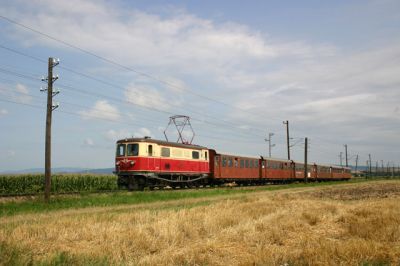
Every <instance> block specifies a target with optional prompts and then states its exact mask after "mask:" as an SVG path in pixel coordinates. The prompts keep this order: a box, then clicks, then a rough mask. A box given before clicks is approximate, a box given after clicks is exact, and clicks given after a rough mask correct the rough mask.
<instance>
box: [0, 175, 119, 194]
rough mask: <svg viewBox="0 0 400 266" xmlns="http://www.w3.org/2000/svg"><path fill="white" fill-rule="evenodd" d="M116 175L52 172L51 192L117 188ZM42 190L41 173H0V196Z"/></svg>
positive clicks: (42, 178)
mask: <svg viewBox="0 0 400 266" xmlns="http://www.w3.org/2000/svg"><path fill="white" fill-rule="evenodd" d="M117 189H118V186H117V176H115V175H96V174H54V175H52V177H51V191H52V193H68V192H98V191H110V190H117ZM43 191H44V175H43V174H21V175H0V196H1V195H18V194H21V195H23V194H36V193H38V194H39V193H42V192H43Z"/></svg>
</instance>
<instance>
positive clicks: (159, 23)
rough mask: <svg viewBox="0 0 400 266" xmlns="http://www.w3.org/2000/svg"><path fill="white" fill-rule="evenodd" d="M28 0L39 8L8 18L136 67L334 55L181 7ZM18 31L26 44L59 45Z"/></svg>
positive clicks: (327, 48)
mask: <svg viewBox="0 0 400 266" xmlns="http://www.w3.org/2000/svg"><path fill="white" fill-rule="evenodd" d="M23 4H24V5H25V7H26V8H27V9H28V10H30V9H34V10H35V12H24V11H21V8H19V9H15V8H12V7H10V6H8V7H5V8H6V10H7V13H8V14H9V16H12V17H14V18H18V20H19V21H20V22H22V23H23V24H25V25H29V26H30V27H33V28H36V29H40V30H41V31H43V32H46V33H48V34H50V35H52V36H54V37H56V38H59V39H62V40H67V41H68V42H70V43H73V44H74V45H77V46H79V47H82V48H84V49H88V50H90V51H91V52H95V53H100V54H101V55H104V56H106V57H110V58H113V59H114V60H122V61H123V62H135V65H136V66H149V67H160V66H167V67H168V68H171V67H173V68H174V69H176V70H180V71H182V72H185V73H191V72H193V71H194V70H195V71H206V72H210V71H211V72H213V71H215V70H216V69H220V68H225V67H227V66H237V67H239V66H240V67H243V66H246V65H250V66H251V65H253V64H254V61H259V60H270V59H274V58H277V57H287V56H291V57H299V58H304V57H306V58H313V57H315V56H331V55H332V54H334V53H335V49H334V47H333V46H332V45H327V44H321V45H310V44H308V43H306V42H304V41H281V40H275V39H273V38H271V37H269V36H266V35H265V34H262V33H261V32H258V31H254V30H251V29H250V28H248V27H246V26H244V25H242V24H238V23H234V22H226V23H215V22H214V21H212V20H207V19H203V18H199V17H197V16H195V15H193V14H190V13H188V12H185V11H182V10H173V9H171V10H170V12H169V15H168V16H161V15H158V14H151V13H147V12H143V11H140V10H137V9H122V8H121V7H118V6H115V5H113V4H110V3H108V2H106V1H79V0H72V1H68V2H65V1H57V2H54V1H51V0H44V1H43V0H41V1H29V2H28V3H26V2H23ZM60 28H62V29H63V30H62V31H60V30H59V29H60ZM16 30H18V31H19V34H20V40H21V41H23V42H25V43H26V44H27V45H33V44H37V43H40V44H45V45H51V46H54V45H55V46H59V45H60V44H57V43H54V42H52V41H49V40H47V39H46V38H41V37H38V36H37V35H35V34H32V33H29V32H27V31H23V30H20V29H18V28H16ZM27 35H28V36H29V38H26V37H27ZM120 51H124V52H123V53H121V52H120ZM259 62H260V61H259Z"/></svg>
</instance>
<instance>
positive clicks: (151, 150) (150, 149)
mask: <svg viewBox="0 0 400 266" xmlns="http://www.w3.org/2000/svg"><path fill="white" fill-rule="evenodd" d="M148 154H149V156H153V145H149V147H148Z"/></svg>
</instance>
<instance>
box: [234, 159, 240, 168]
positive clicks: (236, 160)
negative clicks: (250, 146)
mask: <svg viewBox="0 0 400 266" xmlns="http://www.w3.org/2000/svg"><path fill="white" fill-rule="evenodd" d="M234 164H235V167H238V165H239V164H238V158H235V161H234Z"/></svg>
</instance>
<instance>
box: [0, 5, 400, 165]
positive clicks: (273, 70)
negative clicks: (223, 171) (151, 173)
mask: <svg viewBox="0 0 400 266" xmlns="http://www.w3.org/2000/svg"><path fill="white" fill-rule="evenodd" d="M0 2H1V5H0V139H1V141H0V151H1V152H0V172H1V171H8V170H21V169H27V168H40V167H43V166H44V141H45V116H46V110H45V107H46V94H45V93H43V92H41V91H40V88H41V87H42V88H46V84H45V83H43V82H42V81H41V79H42V77H47V61H48V58H49V57H54V58H59V59H60V64H59V65H58V66H56V67H54V73H55V74H58V76H59V78H58V80H56V81H55V82H54V88H56V89H59V90H60V93H59V94H57V95H56V96H54V102H55V103H59V107H58V108H57V109H55V110H54V111H53V125H52V166H53V167H81V168H106V167H113V165H114V155H115V142H116V141H117V140H118V139H121V138H126V137H132V136H134V137H143V136H151V137H152V138H155V139H165V137H164V133H163V131H164V129H165V128H166V126H167V124H168V122H169V117H170V116H173V115H187V116H190V117H191V125H192V127H193V129H194V131H195V136H194V140H193V143H194V144H198V145H203V146H206V147H209V148H212V149H216V150H217V151H220V152H228V153H231V154H241V155H252V156H260V155H262V156H267V155H268V143H267V142H266V141H265V138H267V136H268V134H269V133H274V135H273V136H272V143H273V144H275V146H274V147H273V148H272V156H273V157H276V158H286V157H287V150H286V128H285V125H284V124H283V121H286V120H288V121H289V129H290V137H291V140H290V141H291V145H293V147H291V158H292V159H294V160H296V161H303V160H304V138H305V137H307V138H308V140H309V161H310V162H317V163H324V164H340V159H339V158H340V156H339V155H340V153H343V163H344V152H345V149H344V145H345V144H347V146H348V158H349V164H352V165H354V164H355V158H356V156H357V155H358V158H359V165H365V164H366V161H367V159H368V155H369V154H371V157H372V162H373V165H375V163H376V162H379V165H381V164H382V161H383V163H384V164H385V165H386V164H387V163H390V164H394V165H396V166H397V165H399V164H400V2H399V1H397V0H379V1H378V0H369V1H368V0H365V1H246V2H243V1H208V0H206V1H128V0H119V1H101V0H96V1H95V0H93V1H92V0H88V1H83V0H68V1H64V0H63V1H51V0H32V1H18V0H13V1H11V0H10V1H8V0H1V1H0ZM172 129H173V128H171V127H170V128H169V130H168V131H167V137H168V139H169V140H172V141H175V140H176V139H177V136H176V134H175V132H174V131H173V130H172ZM185 136H186V137H188V138H189V137H190V132H188V131H185Z"/></svg>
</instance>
